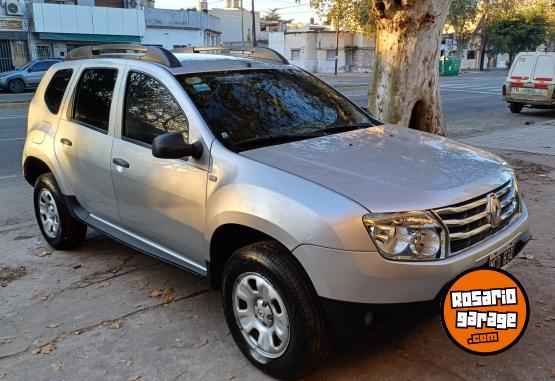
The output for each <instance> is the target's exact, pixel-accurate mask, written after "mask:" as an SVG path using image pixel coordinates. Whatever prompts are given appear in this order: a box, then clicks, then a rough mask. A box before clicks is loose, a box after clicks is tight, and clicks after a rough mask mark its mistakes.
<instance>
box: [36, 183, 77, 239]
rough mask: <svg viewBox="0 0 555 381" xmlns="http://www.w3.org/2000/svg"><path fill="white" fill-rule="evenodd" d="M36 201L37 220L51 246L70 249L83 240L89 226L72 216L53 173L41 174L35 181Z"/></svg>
mask: <svg viewBox="0 0 555 381" xmlns="http://www.w3.org/2000/svg"><path fill="white" fill-rule="evenodd" d="M34 201H35V216H36V218H37V222H38V224H39V227H40V230H41V232H42V236H43V237H44V239H45V240H46V242H48V244H49V245H50V246H52V247H53V248H54V249H57V250H68V249H72V248H74V247H76V246H78V245H79V244H81V242H83V240H84V239H85V235H86V233H87V226H86V225H84V224H83V223H81V222H80V221H77V220H76V219H74V218H73V217H72V216H71V214H70V212H69V210H68V208H67V206H66V204H65V203H64V201H63V199H62V193H61V192H60V189H59V188H58V183H57V182H56V179H55V178H54V176H53V175H52V174H51V173H46V174H44V175H41V176H39V178H38V179H37V181H36V182H35V192H34Z"/></svg>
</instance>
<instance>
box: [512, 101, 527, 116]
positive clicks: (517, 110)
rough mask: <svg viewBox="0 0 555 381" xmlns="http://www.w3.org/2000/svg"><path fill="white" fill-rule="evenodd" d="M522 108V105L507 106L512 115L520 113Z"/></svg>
mask: <svg viewBox="0 0 555 381" xmlns="http://www.w3.org/2000/svg"><path fill="white" fill-rule="evenodd" d="M522 107H524V105H522V104H521V103H510V104H509V109H510V110H511V112H512V113H513V114H518V113H520V112H521V111H522Z"/></svg>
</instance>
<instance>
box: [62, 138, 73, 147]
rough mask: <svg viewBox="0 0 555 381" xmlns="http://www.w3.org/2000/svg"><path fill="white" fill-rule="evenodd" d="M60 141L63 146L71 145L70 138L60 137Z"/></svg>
mask: <svg viewBox="0 0 555 381" xmlns="http://www.w3.org/2000/svg"><path fill="white" fill-rule="evenodd" d="M60 143H62V144H63V145H64V146H68V147H71V146H72V145H73V143H72V142H71V140H69V139H66V138H61V139H60Z"/></svg>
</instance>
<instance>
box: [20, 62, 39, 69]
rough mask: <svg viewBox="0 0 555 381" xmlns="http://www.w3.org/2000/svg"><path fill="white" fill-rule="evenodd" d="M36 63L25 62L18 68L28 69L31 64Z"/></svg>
mask: <svg viewBox="0 0 555 381" xmlns="http://www.w3.org/2000/svg"><path fill="white" fill-rule="evenodd" d="M34 63H35V61H31V62H27V63H26V64H24V65H22V66H20V67H18V68H17V70H25V69H27V68H28V67H29V66H31V65H32V64H34Z"/></svg>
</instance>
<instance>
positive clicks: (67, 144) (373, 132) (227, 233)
mask: <svg viewBox="0 0 555 381" xmlns="http://www.w3.org/2000/svg"><path fill="white" fill-rule="evenodd" d="M23 170H24V174H25V178H26V179H27V181H28V182H29V184H31V185H33V186H34V187H35V191H34V206H35V211H36V217H37V221H38V223H39V226H40V229H41V231H42V233H43V235H44V238H45V239H46V241H47V242H48V243H49V244H50V245H51V246H52V247H54V248H55V249H71V248H73V247H75V246H76V245H78V244H80V243H81V242H82V241H83V239H84V238H85V232H86V229H87V226H89V227H92V228H94V229H95V230H99V231H102V232H104V233H106V234H107V235H108V236H110V237H113V238H114V239H116V240H118V241H121V242H123V243H125V244H127V245H129V246H132V247H134V248H136V249H138V250H140V251H142V252H144V253H147V254H149V255H152V256H154V257H156V258H159V259H161V260H163V261H166V262H169V263H172V264H174V265H176V266H179V267H181V268H183V269H185V270H188V271H190V272H192V273H194V274H196V275H199V276H201V277H207V278H208V279H209V281H210V283H211V285H212V286H213V287H214V288H215V289H221V290H222V301H223V309H224V313H225V318H226V320H227V324H228V326H229V329H230V331H231V334H232V335H233V338H234V339H235V341H236V343H237V345H238V346H239V348H240V349H241V351H242V352H243V353H244V355H245V356H246V357H247V358H248V359H249V360H250V361H251V362H252V363H253V364H254V365H256V366H257V367H259V368H260V369H262V370H263V371H265V372H267V373H268V374H271V375H273V376H276V377H279V378H294V377H297V376H299V375H301V374H303V373H304V372H306V371H307V370H308V369H310V368H311V367H312V366H313V365H314V364H315V363H317V362H318V360H320V359H321V358H322V357H323V356H324V355H325V353H326V349H327V348H328V345H327V343H328V338H329V337H330V332H334V330H337V329H340V328H341V327H342V324H343V327H344V326H345V325H346V324H348V325H349V326H355V325H357V324H358V325H360V326H361V327H363V326H364V324H369V323H370V322H371V320H372V317H373V313H374V311H376V309H377V308H378V307H380V306H381V305H384V304H387V305H392V304H404V303H410V302H421V301H434V300H435V299H436V298H437V297H438V296H439V295H440V294H441V292H442V290H443V288H444V286H445V285H446V284H448V283H449V282H450V280H452V279H453V278H454V277H456V276H457V275H458V274H460V273H461V272H463V271H464V270H466V269H469V268H473V267H479V266H495V267H501V266H504V265H506V264H507V263H508V262H509V261H510V260H511V259H512V258H513V257H514V256H515V255H516V253H518V252H519V251H520V250H521V249H522V247H523V246H524V245H525V244H526V242H527V241H528V240H529V239H530V234H529V232H528V213H527V210H526V207H525V205H524V203H523V201H522V199H521V196H520V193H519V190H518V186H517V181H516V178H515V175H514V172H513V170H512V169H511V168H510V167H509V166H508V165H507V163H506V162H505V161H504V160H503V159H501V158H499V157H497V156H495V155H493V154H490V153H487V152H484V151H481V150H479V149H476V148H472V147H469V146H466V145H463V144H460V143H457V142H454V141H452V140H449V139H445V138H442V137H438V136H434V135H430V134H427V133H423V132H418V131H413V130H409V129H405V128H399V127H396V126H391V125H384V124H383V123H380V122H379V121H377V120H375V119H374V118H373V117H371V116H370V115H369V114H368V113H366V112H364V111H363V110H361V109H360V108H359V107H357V106H355V105H354V104H353V103H351V102H350V101H349V100H348V99H347V98H345V97H344V96H343V95H341V94H340V93H338V92H337V91H335V90H334V89H333V88H331V87H329V86H327V85H326V84H325V83H323V82H322V81H320V80H318V79H317V78H315V77H314V76H312V75H311V74H309V73H307V72H305V71H303V70H301V69H299V68H297V67H295V66H292V65H289V64H288V62H287V60H286V59H284V58H283V57H281V56H280V55H278V54H277V53H275V52H272V51H270V50H264V49H251V50H248V49H242V50H240V51H226V50H224V49H220V48H207V49H198V48H194V49H193V48H189V49H178V50H176V51H173V52H168V51H166V50H163V49H158V48H146V47H140V46H135V47H131V46H102V47H96V48H91V47H85V48H79V49H76V50H73V51H72V52H71V54H70V55H69V57H68V60H67V61H65V62H63V63H59V64H56V65H54V66H53V67H52V68H51V69H50V70H49V71H48V73H47V74H46V76H45V78H44V80H43V81H42V82H41V84H40V86H39V88H38V90H37V92H36V95H35V97H34V98H33V101H32V103H31V105H30V109H29V126H28V134H27V140H26V142H25V148H24V153H23ZM352 307H354V308H352ZM345 321H347V322H348V323H345Z"/></svg>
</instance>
